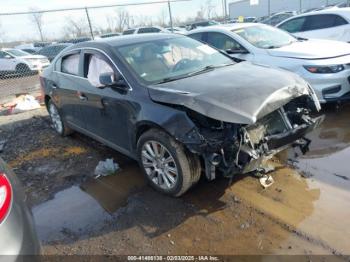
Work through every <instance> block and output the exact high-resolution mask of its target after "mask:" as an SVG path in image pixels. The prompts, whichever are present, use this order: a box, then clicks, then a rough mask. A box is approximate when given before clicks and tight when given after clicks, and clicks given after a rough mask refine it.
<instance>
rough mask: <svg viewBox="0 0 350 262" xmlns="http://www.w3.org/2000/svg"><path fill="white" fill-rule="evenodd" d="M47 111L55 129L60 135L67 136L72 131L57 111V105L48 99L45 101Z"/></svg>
mask: <svg viewBox="0 0 350 262" xmlns="http://www.w3.org/2000/svg"><path fill="white" fill-rule="evenodd" d="M47 111H48V112H49V115H50V119H51V122H52V125H53V128H54V129H55V131H56V132H57V133H58V134H60V135H61V136H68V135H70V134H72V133H73V131H72V129H70V128H69V127H68V126H67V125H66V123H65V122H64V121H63V119H62V117H61V115H60V113H59V112H58V109H57V106H56V105H55V104H54V103H53V102H52V100H49V101H48V102H47Z"/></svg>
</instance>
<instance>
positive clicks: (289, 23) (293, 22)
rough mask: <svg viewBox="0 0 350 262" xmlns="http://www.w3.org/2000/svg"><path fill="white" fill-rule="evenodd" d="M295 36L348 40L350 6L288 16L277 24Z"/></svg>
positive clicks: (349, 37)
mask: <svg viewBox="0 0 350 262" xmlns="http://www.w3.org/2000/svg"><path fill="white" fill-rule="evenodd" d="M277 27H278V28H280V29H283V30H285V31H287V32H289V33H291V34H293V35H295V36H297V37H302V38H319V39H328V40H338V41H343V42H350V8H336V7H335V8H330V9H326V10H322V11H314V12H310V13H305V14H302V15H298V16H294V17H292V18H289V19H287V20H285V21H283V22H282V23H280V24H278V25H277Z"/></svg>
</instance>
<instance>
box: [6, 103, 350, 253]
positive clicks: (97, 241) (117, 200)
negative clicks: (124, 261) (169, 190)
mask: <svg viewBox="0 0 350 262" xmlns="http://www.w3.org/2000/svg"><path fill="white" fill-rule="evenodd" d="M325 113H326V119H325V121H324V123H323V124H322V126H321V127H320V128H319V129H317V130H315V131H314V132H313V133H312V134H310V135H309V138H311V139H312V140H313V143H312V145H311V151H310V152H309V153H308V154H307V155H306V156H299V155H298V154H296V153H295V152H294V151H292V150H289V151H286V152H283V153H282V154H280V155H279V157H278V158H275V159H274V160H273V161H272V163H273V164H274V165H275V166H276V171H275V172H273V173H272V176H273V177H274V179H275V183H274V184H273V185H272V186H271V187H270V188H268V189H265V190H264V189H262V188H261V186H260V184H259V182H258V180H257V179H256V178H254V177H251V176H240V177H236V178H235V179H234V180H233V181H230V180H228V179H218V180H216V181H214V182H210V183H209V182H207V181H205V179H203V181H201V182H200V183H199V184H198V185H197V186H196V187H195V188H193V189H191V190H190V191H189V192H188V193H186V194H185V195H184V196H183V197H181V198H170V197H166V196H163V195H161V194H159V193H157V192H155V191H153V190H152V189H151V188H150V187H148V186H146V184H145V180H144V179H143V177H142V174H141V172H140V170H139V169H138V167H137V163H136V162H135V161H133V160H131V159H129V158H127V157H125V156H123V155H121V154H119V153H118V152H116V151H113V150H111V149H109V148H107V147H105V146H103V145H101V144H100V143H98V142H94V141H92V140H91V139H90V138H87V137H86V136H83V135H80V134H77V133H75V134H73V135H72V136H71V137H66V138H61V137H59V136H58V135H57V134H56V133H55V132H54V131H53V129H52V128H51V126H50V122H49V119H48V116H47V114H46V111H45V109H40V110H35V111H30V112H26V113H23V114H19V115H10V116H2V117H0V135H1V138H4V139H5V140H6V141H7V142H6V145H5V148H4V151H3V152H2V153H1V154H0V156H1V157H3V158H4V160H5V161H7V162H8V163H9V164H10V165H11V167H12V168H14V170H15V172H16V173H17V175H18V177H19V178H20V179H21V181H22V183H23V185H24V187H25V191H26V194H27V196H28V197H29V199H30V202H31V204H32V206H33V214H34V217H35V220H36V224H37V230H38V233H39V237H40V239H41V241H42V243H43V252H44V254H115V255H121V254H143V255H144V254H164V255H166V254H191V255H193V254H200V255H203V254H211V255H213V254H226V255H229V254H255V255H256V254H338V255H349V254H350V245H349V241H348V236H349V235H350V220H349V219H348V218H349V217H350V191H349V190H350V174H349V172H348V165H347V164H346V163H347V161H348V159H349V155H350V148H349V145H350V122H349V120H348V115H349V113H350V106H343V107H341V108H340V109H339V111H337V110H336V109H334V108H332V107H331V108H328V109H326V110H325ZM106 158H114V160H115V161H116V162H117V163H118V164H119V165H120V166H121V170H120V171H119V172H118V173H117V174H116V175H113V176H109V177H105V178H99V179H95V178H94V169H95V167H96V165H97V164H98V162H99V161H101V160H105V159H106ZM331 170H332V171H331Z"/></svg>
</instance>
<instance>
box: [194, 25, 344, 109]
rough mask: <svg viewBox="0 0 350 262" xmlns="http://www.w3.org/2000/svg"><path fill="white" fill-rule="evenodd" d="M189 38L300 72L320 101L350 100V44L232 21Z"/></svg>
mask: <svg viewBox="0 0 350 262" xmlns="http://www.w3.org/2000/svg"><path fill="white" fill-rule="evenodd" d="M188 35H189V36H190V37H192V38H194V39H197V40H199V41H202V42H205V43H207V44H209V45H211V46H213V47H215V48H217V49H219V50H222V51H224V52H226V53H227V54H229V55H230V56H231V57H232V58H233V59H235V60H236V61H251V62H253V63H257V64H264V65H269V66H273V67H280V68H283V69H286V70H288V71H291V72H294V73H297V74H299V75H300V76H301V77H303V78H304V79H305V80H306V81H308V82H309V83H310V84H311V85H312V87H313V88H314V90H315V92H316V94H317V96H318V98H319V100H320V101H321V102H323V103H324V102H331V101H340V100H350V82H349V76H350V66H349V61H350V45H349V44H347V43H342V42H338V41H330V40H317V39H310V40H307V39H297V38H295V37H293V36H292V35H290V34H288V33H286V32H285V31H282V30H280V29H278V28H275V27H271V26H268V25H264V24H252V23H251V24H232V25H220V26H213V27H210V28H202V29H197V30H194V31H191V32H189V34H188Z"/></svg>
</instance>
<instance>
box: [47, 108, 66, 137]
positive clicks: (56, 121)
mask: <svg viewBox="0 0 350 262" xmlns="http://www.w3.org/2000/svg"><path fill="white" fill-rule="evenodd" d="M49 112H50V117H51V121H52V124H53V126H54V128H55V129H56V131H57V132H58V133H60V134H61V133H62V132H63V123H62V120H61V117H60V115H59V113H58V111H57V108H56V106H55V105H54V104H53V103H50V105H49Z"/></svg>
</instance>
